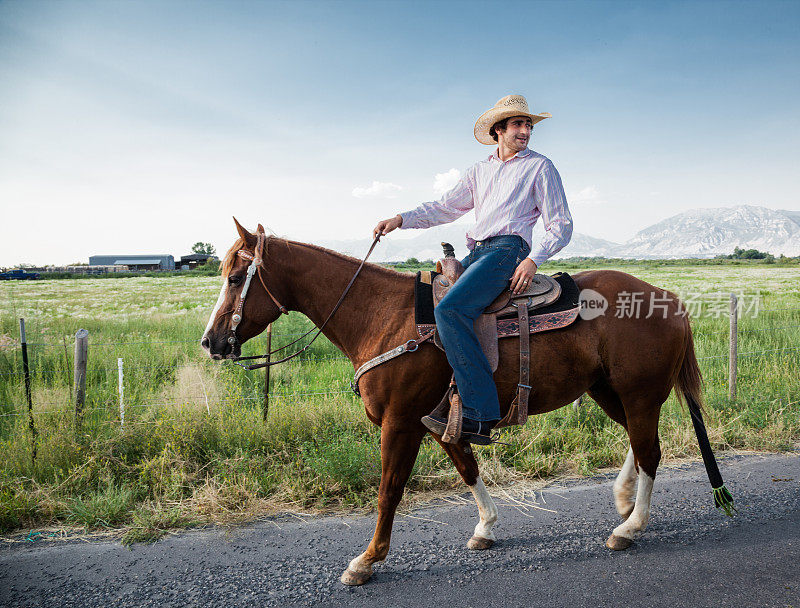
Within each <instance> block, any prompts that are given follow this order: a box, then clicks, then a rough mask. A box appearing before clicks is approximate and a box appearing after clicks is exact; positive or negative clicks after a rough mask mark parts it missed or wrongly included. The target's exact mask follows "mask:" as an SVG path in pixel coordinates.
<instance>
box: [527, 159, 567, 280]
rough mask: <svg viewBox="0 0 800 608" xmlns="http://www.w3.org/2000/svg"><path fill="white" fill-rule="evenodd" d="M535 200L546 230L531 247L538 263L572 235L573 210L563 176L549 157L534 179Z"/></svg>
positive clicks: (561, 246)
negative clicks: (568, 203) (571, 211)
mask: <svg viewBox="0 0 800 608" xmlns="http://www.w3.org/2000/svg"><path fill="white" fill-rule="evenodd" d="M533 200H534V202H535V203H536V206H537V207H538V208H539V211H540V212H541V214H542V215H541V217H542V222H543V223H544V230H545V235H544V239H542V242H541V243H539V245H537V246H535V247H533V248H532V249H531V253H530V255H529V256H528V257H529V258H530V259H532V260H533V261H534V262H535V263H536V266H537V267H538V266H541V265H542V264H543V263H544V262H545V261H547V259H548V258H550V257H552V256H554V255H555V254H556V253H558V252H559V251H561V249H563V248H564V247H565V246H566V244H567V243H569V240H570V238H572V214H570V212H569V207H568V206H567V197H566V195H565V194H564V186H562V185H561V176H560V175H559V174H558V171H556V168H555V167H554V166H553V163H551V162H550V161H547V162H546V163H545V164H544V166H543V167H542V169H541V170H540V171H539V174H538V175H537V176H536V179H535V180H534V185H533Z"/></svg>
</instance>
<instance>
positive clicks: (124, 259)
mask: <svg viewBox="0 0 800 608" xmlns="http://www.w3.org/2000/svg"><path fill="white" fill-rule="evenodd" d="M89 265H90V266H117V265H121V266H128V267H129V268H130V269H131V270H175V258H174V257H172V256H171V255H157V254H156V255H154V254H148V255H122V254H119V255H93V256H90V257H89Z"/></svg>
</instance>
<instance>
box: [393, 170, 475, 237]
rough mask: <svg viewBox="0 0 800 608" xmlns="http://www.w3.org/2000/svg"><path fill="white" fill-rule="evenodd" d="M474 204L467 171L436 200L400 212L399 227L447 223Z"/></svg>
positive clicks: (426, 226) (420, 226)
mask: <svg viewBox="0 0 800 608" xmlns="http://www.w3.org/2000/svg"><path fill="white" fill-rule="evenodd" d="M474 206H475V200H474V198H473V196H472V188H471V187H470V185H469V171H467V172H466V173H465V174H464V176H463V177H462V178H461V179H460V180H459V181H458V183H457V184H456V185H455V186H453V188H452V189H450V190H449V191H448V192H446V193H445V194H444V195H443V196H442V198H440V199H439V200H438V201H432V202H429V203H422V204H421V205H420V206H419V207H417V208H416V209H412V210H411V211H405V212H403V213H401V214H400V217H402V218H403V224H402V225H401V226H400V228H401V229H407V228H430V227H431V226H438V225H439V224H447V223H448V222H452V221H455V220H457V219H458V218H460V217H461V216H462V215H464V214H465V213H467V212H468V211H470V210H471V209H472V208H473V207H474Z"/></svg>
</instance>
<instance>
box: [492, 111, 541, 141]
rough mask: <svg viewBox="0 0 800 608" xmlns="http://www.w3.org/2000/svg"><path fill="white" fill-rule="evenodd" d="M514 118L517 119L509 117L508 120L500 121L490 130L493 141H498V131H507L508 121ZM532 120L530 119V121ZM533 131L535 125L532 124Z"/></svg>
mask: <svg viewBox="0 0 800 608" xmlns="http://www.w3.org/2000/svg"><path fill="white" fill-rule="evenodd" d="M512 118H517V117H516V116H509V117H508V118H504V119H503V120H499V121H497V122H496V123H494V124H493V125H492V128H491V129H489V135H491V136H492V139H493V140H495V141H497V131H505V130H506V127H508V121H509V120H511V119H512ZM528 120H530V119H528ZM531 129H533V124H531Z"/></svg>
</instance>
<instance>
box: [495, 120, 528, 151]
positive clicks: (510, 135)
mask: <svg viewBox="0 0 800 608" xmlns="http://www.w3.org/2000/svg"><path fill="white" fill-rule="evenodd" d="M532 128H533V124H532V123H531V119H530V118H527V117H525V116H512V117H511V118H509V119H508V123H506V130H505V131H500V130H499V129H498V130H496V131H497V140H498V144H499V143H500V140H502V141H503V143H504V144H505V146H506V147H507V148H510V149H511V150H514V151H515V152H519V151H521V150H524V149H525V148H526V147H527V145H528V141H529V140H530V138H531V129H532Z"/></svg>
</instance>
